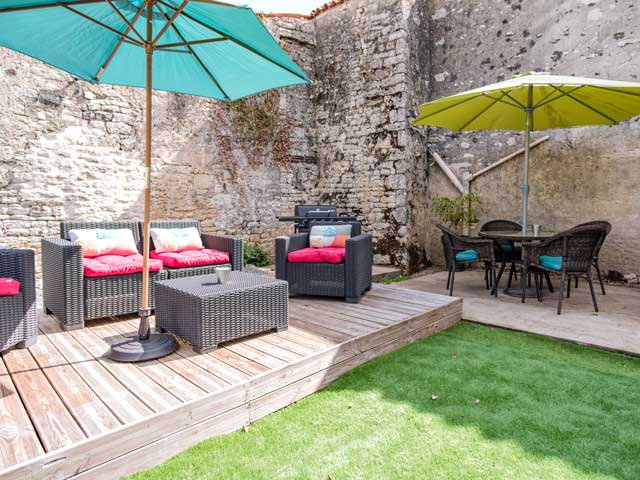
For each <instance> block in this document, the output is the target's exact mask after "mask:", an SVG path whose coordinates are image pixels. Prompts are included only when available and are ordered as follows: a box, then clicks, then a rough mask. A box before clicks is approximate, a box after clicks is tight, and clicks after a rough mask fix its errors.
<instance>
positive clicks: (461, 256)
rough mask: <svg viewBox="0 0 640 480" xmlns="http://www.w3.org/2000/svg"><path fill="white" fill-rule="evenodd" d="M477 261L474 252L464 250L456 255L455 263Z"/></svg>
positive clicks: (476, 255)
mask: <svg viewBox="0 0 640 480" xmlns="http://www.w3.org/2000/svg"><path fill="white" fill-rule="evenodd" d="M476 260H478V254H477V253H476V251H475V250H465V251H464V252H460V253H456V261H457V262H474V261H476Z"/></svg>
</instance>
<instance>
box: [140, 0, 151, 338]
mask: <svg viewBox="0 0 640 480" xmlns="http://www.w3.org/2000/svg"><path fill="white" fill-rule="evenodd" d="M152 42H153V2H152V1H147V41H146V43H145V53H146V57H147V78H146V80H147V82H146V90H145V94H146V108H145V126H146V128H145V158H144V166H145V186H144V229H143V238H142V241H143V260H142V299H141V303H140V326H139V328H138V336H139V337H140V340H147V339H148V338H149V334H150V328H149V315H150V313H151V309H150V308H149V243H150V242H149V236H150V222H151V138H152V136H151V135H152V128H153V125H152V110H151V109H152V101H151V99H152V97H151V95H152V88H153V44H152Z"/></svg>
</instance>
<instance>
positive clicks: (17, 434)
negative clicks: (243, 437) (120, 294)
mask: <svg viewBox="0 0 640 480" xmlns="http://www.w3.org/2000/svg"><path fill="white" fill-rule="evenodd" d="M461 315H462V301H461V300H459V299H452V298H449V297H445V296H441V295H434V294H429V293H422V292H412V291H407V290H403V289H399V288H397V287H390V286H383V285H374V286H373V289H372V290H371V291H370V292H368V294H367V295H366V296H365V298H364V299H363V300H362V302H361V303H360V304H358V305H350V304H345V303H343V302H340V301H334V300H323V299H318V298H292V299H291V301H290V328H289V330H287V331H285V332H280V333H269V334H265V335H260V336H256V337H252V338H249V339H244V340H241V341H238V342H234V343H230V344H228V345H226V346H225V347H224V348H219V349H218V350H216V351H214V352H212V353H209V354H203V355H199V354H196V353H194V352H193V351H192V350H191V349H190V348H188V347H187V346H182V347H181V348H180V350H179V351H178V352H177V353H175V354H173V355H170V356H168V357H166V358H163V359H161V360H159V361H150V362H145V363H139V364H119V363H115V362H112V361H110V360H108V359H107V358H106V357H105V353H106V352H107V351H108V348H109V345H110V344H111V343H113V342H118V341H121V340H122V339H123V336H129V335H133V334H134V333H135V331H136V321H135V319H134V318H133V317H129V318H119V319H109V320H104V321H96V322H90V323H89V325H88V327H87V328H84V329H82V330H77V331H74V332H63V331H62V330H60V328H59V327H58V324H57V323H56V322H55V321H54V320H53V319H52V318H51V317H48V316H46V315H42V314H40V317H39V323H40V331H41V334H40V336H39V337H38V343H37V344H36V345H35V346H33V347H31V348H29V349H28V350H10V351H7V352H4V353H3V355H2V359H1V360H0V387H1V389H2V395H1V398H0V403H1V405H0V412H1V415H2V423H1V424H0V462H2V464H1V468H2V470H1V471H0V478H2V479H9V478H10V479H21V478H43V477H46V478H56V479H57V478H78V479H79V478H87V479H92V480H95V479H101V478H119V477H120V476H122V475H125V474H129V473H132V472H135V471H138V470H141V469H144V468H148V467H151V466H153V465H157V464H159V463H161V462H163V461H164V460H166V459H168V458H170V457H171V456H173V455H175V454H177V453H179V452H180V451H182V450H184V449H186V448H188V447H190V446H191V445H193V444H195V443H197V442H198V441H201V440H203V439H205V438H208V437H211V436H215V435H220V434H223V433H227V432H231V431H233V430H236V429H238V428H241V427H242V426H243V425H246V424H249V423H251V422H253V421H255V420H256V419H258V418H260V417H263V416H265V415H267V414H269V413H271V412H273V411H275V410H278V409H280V408H282V407H285V406H287V405H289V404H291V403H293V402H295V401H296V400H299V399H300V398H303V397H305V396H307V395H309V394H311V393H313V392H315V391H317V390H319V389H321V388H323V387H324V386H326V385H328V384H329V383H331V382H332V381H333V380H335V379H336V378H338V377H339V376H340V375H342V374H344V373H345V372H347V371H349V370H351V369H353V368H355V367H357V366H358V365H361V364H362V363H365V362H367V361H368V360H370V359H372V358H374V357H377V356H379V355H382V354H384V353H386V352H389V351H392V350H394V349H397V348H399V347H401V346H403V345H406V344H408V343H411V342H413V341H416V340H418V339H420V338H423V337H426V336H429V335H431V334H433V333H436V332H438V331H440V330H443V329H445V328H448V327H450V326H452V325H454V324H455V323H457V322H459V321H460V319H461Z"/></svg>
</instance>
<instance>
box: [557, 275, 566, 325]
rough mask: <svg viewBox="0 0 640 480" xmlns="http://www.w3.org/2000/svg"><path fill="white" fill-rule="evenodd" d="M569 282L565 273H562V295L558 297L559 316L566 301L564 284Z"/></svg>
mask: <svg viewBox="0 0 640 480" xmlns="http://www.w3.org/2000/svg"><path fill="white" fill-rule="evenodd" d="M566 280H567V274H566V273H565V271H564V270H563V271H562V275H561V276H560V295H559V296H558V297H559V298H558V315H560V312H562V300H563V299H564V284H565V283H566Z"/></svg>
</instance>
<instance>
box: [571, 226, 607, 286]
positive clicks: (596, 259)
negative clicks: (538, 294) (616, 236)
mask: <svg viewBox="0 0 640 480" xmlns="http://www.w3.org/2000/svg"><path fill="white" fill-rule="evenodd" d="M588 225H598V226H600V227H601V228H602V230H603V235H602V238H601V239H600V244H599V245H598V247H597V248H596V252H595V255H594V256H593V267H594V268H595V269H596V273H597V274H598V283H600V289H601V290H602V295H606V294H607V292H606V291H605V290H604V281H603V280H602V272H601V270H600V249H601V248H602V244H603V243H604V241H605V240H606V239H607V236H608V235H609V233H611V228H612V227H611V224H610V223H609V222H605V221H603V220H598V221H595V222H587V223H582V224H580V225H578V226H579V227H584V226H588ZM577 287H578V278H576V288H577ZM570 291H571V285H570V284H569V285H567V294H570Z"/></svg>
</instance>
